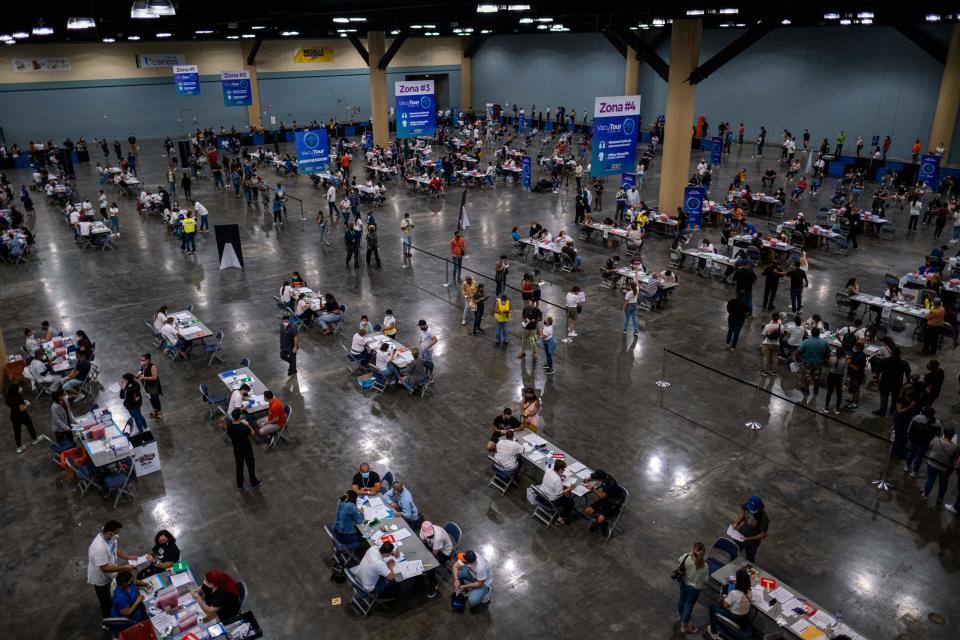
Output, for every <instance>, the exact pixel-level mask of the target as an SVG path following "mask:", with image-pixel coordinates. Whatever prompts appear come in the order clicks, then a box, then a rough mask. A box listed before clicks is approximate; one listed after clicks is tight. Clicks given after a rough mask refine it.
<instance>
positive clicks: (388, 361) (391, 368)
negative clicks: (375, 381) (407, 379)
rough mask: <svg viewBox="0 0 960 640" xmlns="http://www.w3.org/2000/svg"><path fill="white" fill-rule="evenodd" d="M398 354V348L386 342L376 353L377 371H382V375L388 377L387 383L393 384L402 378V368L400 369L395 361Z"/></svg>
mask: <svg viewBox="0 0 960 640" xmlns="http://www.w3.org/2000/svg"><path fill="white" fill-rule="evenodd" d="M396 356H397V352H396V350H395V349H393V348H392V347H391V346H390V344H389V343H386V342H384V343H383V344H381V345H380V349H379V350H378V351H377V353H376V360H375V361H374V366H375V367H376V369H377V371H379V372H380V375H382V376H383V377H384V378H386V383H387V384H392V383H393V382H395V381H396V380H398V379H399V378H400V369H398V368H397V365H396V364H395V363H394V362H393V359H394V358H395V357H396Z"/></svg>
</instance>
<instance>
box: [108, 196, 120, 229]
mask: <svg viewBox="0 0 960 640" xmlns="http://www.w3.org/2000/svg"><path fill="white" fill-rule="evenodd" d="M110 230H111V231H113V234H114V235H117V236H119V235H120V207H118V206H117V203H116V202H114V203H112V204H111V205H110Z"/></svg>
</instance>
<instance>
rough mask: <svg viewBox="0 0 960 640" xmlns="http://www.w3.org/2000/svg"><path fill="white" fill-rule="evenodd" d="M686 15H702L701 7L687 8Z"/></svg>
mask: <svg viewBox="0 0 960 640" xmlns="http://www.w3.org/2000/svg"><path fill="white" fill-rule="evenodd" d="M687 15H688V16H702V15H703V9H687Z"/></svg>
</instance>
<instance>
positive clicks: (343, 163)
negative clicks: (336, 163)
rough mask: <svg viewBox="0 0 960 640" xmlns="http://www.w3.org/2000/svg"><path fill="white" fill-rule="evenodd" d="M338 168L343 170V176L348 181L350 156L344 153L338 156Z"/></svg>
mask: <svg viewBox="0 0 960 640" xmlns="http://www.w3.org/2000/svg"><path fill="white" fill-rule="evenodd" d="M340 168H341V169H343V175H344V176H345V177H346V178H347V180H349V179H350V156H349V155H347V154H346V153H345V154H343V155H342V156H340Z"/></svg>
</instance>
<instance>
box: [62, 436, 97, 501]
mask: <svg viewBox="0 0 960 640" xmlns="http://www.w3.org/2000/svg"><path fill="white" fill-rule="evenodd" d="M70 448H71V449H72V448H73V447H70ZM63 460H64V461H65V462H66V463H67V466H68V467H69V468H70V469H71V470H72V471H73V472H74V474H76V476H77V489H79V491H80V495H81V496H83V495H86V494H87V489H89V488H90V487H91V486H94V487H97V488H100V485H99V484H97V472H96V469H97V468H96V467H95V466H93V464H92V463H87V464H84V465H83V466H77V463H76V462H75V461H74V459H73V458H71V457H70V456H64V457H63ZM58 461H59V459H58Z"/></svg>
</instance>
